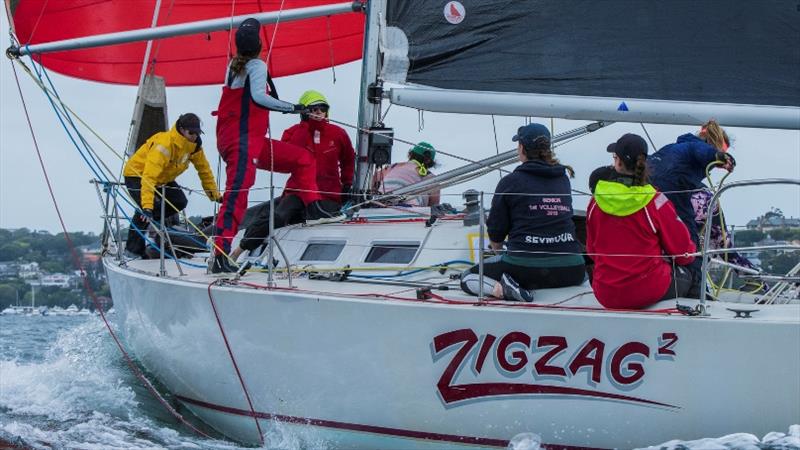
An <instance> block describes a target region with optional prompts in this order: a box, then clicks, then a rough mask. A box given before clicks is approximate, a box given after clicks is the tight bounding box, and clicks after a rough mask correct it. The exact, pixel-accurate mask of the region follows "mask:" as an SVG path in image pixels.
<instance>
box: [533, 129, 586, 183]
mask: <svg viewBox="0 0 800 450" xmlns="http://www.w3.org/2000/svg"><path fill="white" fill-rule="evenodd" d="M523 149H524V150H525V156H527V157H528V159H529V160H537V161H542V162H544V163H545V164H548V165H551V166H555V165H559V164H561V162H559V160H558V158H556V157H555V153H553V148H552V146H551V145H550V139H547V138H546V137H540V138H538V139H536V140H535V141H533V145H531V146H526V145H523ZM562 165H563V166H564V168H565V169H567V173H568V174H569V176H570V178H575V170H574V169H573V168H572V166H567V165H565V164H562Z"/></svg>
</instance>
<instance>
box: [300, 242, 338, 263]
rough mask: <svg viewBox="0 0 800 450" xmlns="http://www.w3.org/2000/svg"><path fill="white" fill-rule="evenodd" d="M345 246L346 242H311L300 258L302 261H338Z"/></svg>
mask: <svg viewBox="0 0 800 450" xmlns="http://www.w3.org/2000/svg"><path fill="white" fill-rule="evenodd" d="M344 244H345V242H344V241H336V242H311V243H309V244H308V247H306V250H305V251H304V252H303V255H302V256H300V261H336V259H337V258H339V255H340V254H341V253H342V250H343V249H344Z"/></svg>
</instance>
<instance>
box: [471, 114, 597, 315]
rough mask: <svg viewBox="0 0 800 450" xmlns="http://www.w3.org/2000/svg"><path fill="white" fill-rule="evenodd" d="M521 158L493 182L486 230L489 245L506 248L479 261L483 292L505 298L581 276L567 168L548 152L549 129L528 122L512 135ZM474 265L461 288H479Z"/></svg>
mask: <svg viewBox="0 0 800 450" xmlns="http://www.w3.org/2000/svg"><path fill="white" fill-rule="evenodd" d="M512 140H513V141H514V142H517V143H518V144H517V155H518V157H519V160H520V161H521V162H522V164H520V165H519V166H517V168H516V169H514V172H512V173H511V174H509V175H506V176H505V177H503V179H501V180H500V182H499V183H498V184H497V189H496V190H495V194H494V197H493V198H492V208H491V210H490V212H489V218H488V219H487V220H486V229H487V232H488V234H489V240H490V243H489V245H490V247H491V248H492V249H493V250H496V251H500V250H502V249H503V242H504V241H505V246H506V247H507V249H508V250H507V252H506V253H505V254H503V255H500V256H494V257H491V258H489V259H487V260H485V261H484V264H483V273H484V278H485V280H484V285H485V289H484V292H486V293H487V294H489V295H491V296H493V297H496V298H500V299H505V300H512V301H525V302H531V301H533V290H534V289H547V288H557V287H565V286H575V285H579V284H581V283H583V280H584V278H585V275H586V270H585V266H584V263H583V257H582V256H581V246H580V243H579V242H578V240H577V238H576V236H575V224H574V223H573V220H572V215H573V211H572V195H571V192H572V188H571V186H570V182H569V176H573V171H572V168H571V167H569V166H564V165H562V164H561V163H559V161H558V159H556V158H555V156H554V155H553V150H552V146H551V142H550V131H549V130H548V129H547V127H545V126H544V125H541V124H538V123H532V124H529V125H526V126H523V127H520V128H519V130H518V131H517V134H516V135H515V136H514V137H513V139H512ZM478 272H479V267H478V266H477V265H475V266H473V267H472V268H470V269H468V270H467V271H465V272H464V273H463V274H462V276H461V288H462V289H463V290H464V291H466V292H468V293H470V294H473V295H477V293H478V291H479V286H480V285H479V283H480V280H479V277H478Z"/></svg>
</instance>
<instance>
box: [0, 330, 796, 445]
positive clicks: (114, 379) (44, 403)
mask: <svg viewBox="0 0 800 450" xmlns="http://www.w3.org/2000/svg"><path fill="white" fill-rule="evenodd" d="M181 413H183V414H184V415H185V416H186V417H187V418H189V419H191V417H189V416H190V413H188V411H185V410H182V411H181ZM192 423H193V424H194V425H195V426H197V427H199V428H201V429H202V430H203V431H204V432H206V433H208V434H211V435H212V436H215V437H218V438H217V439H207V438H202V437H199V436H197V435H196V434H194V433H193V432H192V431H190V430H188V429H187V428H186V427H183V426H181V424H180V423H178V422H177V421H176V420H175V419H174V418H172V416H170V415H169V414H168V413H166V412H165V411H164V408H163V407H162V406H161V405H160V404H159V403H158V402H157V401H156V400H154V399H153V398H152V397H151V396H150V394H149V393H148V392H147V391H145V390H144V388H142V387H140V382H139V381H138V380H137V379H136V378H135V377H134V376H133V375H132V374H131V372H130V370H129V369H128V367H127V365H126V364H125V362H124V361H123V359H122V356H121V355H120V353H119V350H118V349H117V348H116V346H115V345H114V343H113V341H112V340H111V339H110V338H109V336H108V331H107V330H106V329H105V326H104V325H103V323H102V321H101V320H100V319H99V318H98V317H97V316H45V317H25V316H22V317H20V316H0V445H2V444H3V441H6V442H10V443H12V444H17V445H19V446H20V447H23V448H35V449H73V448H78V449H87V450H89V449H91V450H93V449H98V450H100V449H103V450H105V449H160V448H168V449H214V450H216V449H220V450H222V449H225V450H236V449H244V448H251V447H240V446H238V445H236V444H235V443H232V442H229V441H226V440H225V439H224V438H222V437H220V436H219V435H216V434H214V432H213V430H210V429H209V428H208V427H205V426H204V425H203V424H202V423H199V422H197V421H196V420H193V421H192ZM531 436H534V435H531ZM528 438H529V436H520V439H518V441H519V442H516V444H518V446H516V447H514V448H518V449H523V448H525V449H528V448H530V449H533V448H536V447H538V443H537V445H536V446H534V445H533V444H534V442H533V441H535V439H533V438H530V439H528ZM265 441H266V443H267V444H266V447H267V448H270V449H279V450H302V449H303V447H302V445H301V444H300V443H301V442H302V439H301V438H300V437H299V436H293V435H291V434H289V433H287V432H285V431H284V429H283V428H282V427H281V426H280V424H274V425H273V426H271V427H269V431H268V432H267V436H266V439H265ZM528 441H530V442H528ZM325 447H326V445H325V443H324V442H315V443H314V444H313V448H314V449H317V448H325ZM650 448H652V449H662V448H663V449H675V450H682V449H693V450H712V449H713V450H716V449H747V450H755V449H770V450H779V449H780V450H783V449H800V426H798V425H795V426H793V427H792V428H791V429H790V430H784V431H782V432H781V431H776V432H774V433H770V434H768V435H767V436H760V437H756V436H753V435H750V434H745V433H739V434H734V435H730V436H724V437H714V438H708V439H701V440H696V441H691V442H682V441H670V442H666V443H663V444H658V445H654V446H653V447H650Z"/></svg>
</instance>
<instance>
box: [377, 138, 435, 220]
mask: <svg viewBox="0 0 800 450" xmlns="http://www.w3.org/2000/svg"><path fill="white" fill-rule="evenodd" d="M435 159H436V149H434V148H433V146H432V145H431V144H429V143H427V142H420V143H419V144H417V145H415V146H414V148H412V149H411V150H410V151H409V152H408V161H405V162H401V163H395V164H392V165H391V166H389V167H388V168H385V169H382V170H380V171H378V173H377V174H375V181H374V183H373V187H374V189H375V190H376V191H378V192H379V193H381V194H390V193H392V192H393V191H396V190H398V189H400V188H403V187H406V186H408V185H411V184H414V183H418V182H420V181H422V180H423V179H425V178H428V177H432V176H433V173H432V172H431V171H430V169H431V168H432V167H434V166H435V165H436V162H435ZM440 198H441V194H440V191H439V189H435V190H432V191H431V192H430V193H427V194H419V195H416V196H414V197H411V198H406V199H404V200H403V201H402V204H403V205H408V206H433V205H438V204H439V201H440Z"/></svg>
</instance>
